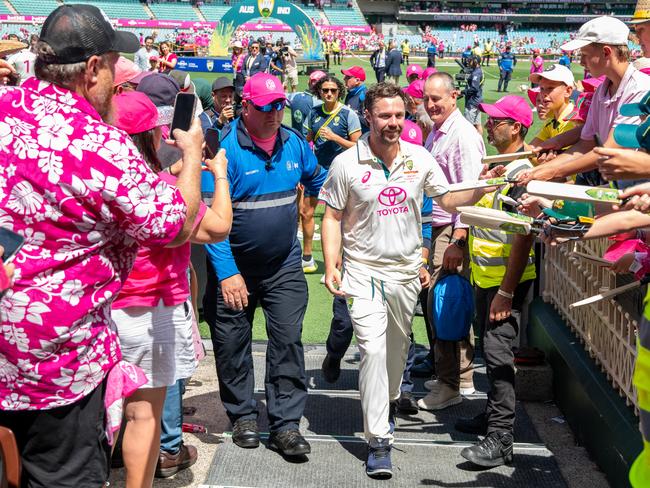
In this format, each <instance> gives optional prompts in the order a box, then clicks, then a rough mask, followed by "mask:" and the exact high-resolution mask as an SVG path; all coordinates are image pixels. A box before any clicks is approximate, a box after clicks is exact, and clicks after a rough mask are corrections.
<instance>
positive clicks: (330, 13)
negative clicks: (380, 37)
mask: <svg viewBox="0 0 650 488" xmlns="http://www.w3.org/2000/svg"><path fill="white" fill-rule="evenodd" d="M325 14H326V15H327V18H328V19H329V22H330V24H332V25H366V19H365V18H364V17H363V14H362V13H361V12H360V11H359V10H357V9H335V8H332V9H326V10H325Z"/></svg>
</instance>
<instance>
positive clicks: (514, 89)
mask: <svg viewBox="0 0 650 488" xmlns="http://www.w3.org/2000/svg"><path fill="white" fill-rule="evenodd" d="M418 61H421V64H422V65H423V66H424V65H425V60H424V59H421V60H418V59H417V58H416V59H411V62H418ZM548 64H549V63H547V65H548ZM353 65H359V66H363V67H364V68H365V69H366V73H367V75H368V80H367V84H370V83H372V82H373V81H374V72H373V71H372V69H371V68H370V65H369V63H368V58H367V57H364V58H356V57H351V56H346V57H345V58H344V60H343V64H342V66H341V67H339V66H330V70H331V71H332V72H334V73H339V74H340V69H341V68H347V67H350V66H353ZM437 68H438V69H439V70H440V71H445V70H447V71H448V72H449V73H451V74H455V73H457V72H458V71H459V68H458V65H457V64H456V63H454V62H453V60H451V59H443V60H442V61H440V62H438V63H437ZM573 68H574V73H575V74H576V78H577V74H578V73H579V72H580V71H581V68H580V66H578V65H575V64H574V65H573ZM483 69H484V77H485V82H484V85H483V98H484V101H485V102H488V103H491V102H494V101H496V100H497V99H499V98H501V96H503V93H497V91H496V88H497V82H498V79H499V71H498V69H497V68H496V66H495V64H494V63H492V65H491V66H490V67H489V68H483ZM529 70H530V63H529V62H528V60H525V61H524V60H520V61H519V63H518V64H517V66H516V67H515V71H514V73H513V76H512V80H511V82H510V85H509V86H508V89H509V91H510V93H511V94H517V95H521V96H523V97H524V98H526V99H527V98H528V97H527V95H526V93H525V92H521V91H520V90H519V86H520V85H522V84H527V83H528V81H527V80H528V73H529ZM218 76H220V75H217V74H211V73H196V74H195V73H192V77H202V78H205V79H207V80H209V81H210V82H211V81H212V80H214V79H215V78H216V77H218ZM341 76H342V75H341ZM403 80H405V78H403ZM306 86H307V77H306V76H300V85H299V89H300V90H303V89H304V88H305V87H306ZM463 103H464V102H462V101H461V103H460V105H461V107H460V108H461V109H462V108H463ZM483 120H484V122H485V117H484V118H483ZM285 121H286V122H289V118H288V112H287V114H285ZM541 125H542V124H541V122H540V121H539V120H538V119H537V118H535V123H534V125H533V126H532V127H531V129H530V130H529V132H528V140H531V139H533V137H534V136H535V134H537V132H538V131H539V129H540V128H541ZM484 137H485V132H484ZM485 144H486V147H487V149H488V153H489V154H494V153H495V150H494V148H493V147H491V146H489V145H488V144H487V140H486V141H485ZM322 214H323V209H322V208H320V207H319V208H318V209H317V210H316V223H317V224H320V219H321V217H322ZM314 258H315V260H316V262H317V263H318V266H319V269H318V272H317V273H315V274H311V275H306V277H307V283H308V285H309V305H308V307H307V313H306V315H305V320H304V325H303V342H304V343H305V344H322V343H324V342H325V340H326V339H327V334H328V331H329V325H330V320H331V318H332V297H331V295H330V294H329V292H328V291H327V290H326V289H325V287H324V286H323V285H321V284H320V282H319V281H320V278H321V276H322V274H323V270H324V267H323V255H322V248H321V243H320V241H314ZM200 328H201V335H202V336H203V337H209V332H208V327H207V325H206V324H205V323H204V322H202V323H201V325H200ZM413 331H414V333H415V339H416V342H417V343H419V344H426V343H427V338H426V331H425V328H424V319H423V318H422V317H415V319H414V321H413ZM253 338H254V339H255V340H265V339H266V329H265V322H264V315H263V313H262V310H261V309H258V310H257V313H256V317H255V323H254V327H253Z"/></svg>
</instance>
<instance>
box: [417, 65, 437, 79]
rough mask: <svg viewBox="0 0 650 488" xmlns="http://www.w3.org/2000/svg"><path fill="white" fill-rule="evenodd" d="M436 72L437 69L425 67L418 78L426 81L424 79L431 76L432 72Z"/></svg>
mask: <svg viewBox="0 0 650 488" xmlns="http://www.w3.org/2000/svg"><path fill="white" fill-rule="evenodd" d="M437 72H438V70H437V69H436V68H434V67H433V66H432V67H431V68H427V69H425V70H424V71H423V72H422V76H420V78H422V79H423V80H425V81H426V79H427V78H428V77H429V76H431V75H432V74H433V73H437Z"/></svg>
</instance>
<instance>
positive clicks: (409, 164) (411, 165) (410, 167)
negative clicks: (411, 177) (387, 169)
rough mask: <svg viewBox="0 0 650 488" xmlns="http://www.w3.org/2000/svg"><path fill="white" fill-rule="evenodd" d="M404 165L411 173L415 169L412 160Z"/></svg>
mask: <svg viewBox="0 0 650 488" xmlns="http://www.w3.org/2000/svg"><path fill="white" fill-rule="evenodd" d="M404 164H405V165H406V168H407V169H408V170H409V171H411V170H412V169H413V161H411V160H410V159H409V160H408V161H406V163H404Z"/></svg>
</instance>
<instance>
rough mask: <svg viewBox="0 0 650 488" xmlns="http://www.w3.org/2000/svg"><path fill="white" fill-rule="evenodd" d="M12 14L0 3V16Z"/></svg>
mask: <svg viewBox="0 0 650 488" xmlns="http://www.w3.org/2000/svg"><path fill="white" fill-rule="evenodd" d="M12 13H13V12H12V11H11V10H9V9H8V8H7V6H6V5H5V4H4V3H0V14H12Z"/></svg>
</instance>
